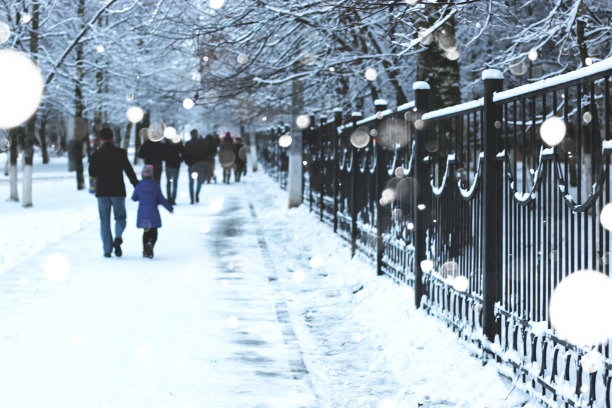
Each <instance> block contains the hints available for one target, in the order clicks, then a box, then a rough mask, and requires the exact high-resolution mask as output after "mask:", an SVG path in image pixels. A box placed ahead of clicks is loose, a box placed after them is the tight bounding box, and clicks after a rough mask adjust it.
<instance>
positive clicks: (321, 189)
mask: <svg viewBox="0 0 612 408" xmlns="http://www.w3.org/2000/svg"><path fill="white" fill-rule="evenodd" d="M326 122H327V117H326V116H321V117H320V118H319V128H318V129H317V137H318V140H319V142H318V144H319V165H320V166H321V167H320V168H319V221H323V212H324V211H323V210H324V208H325V200H323V198H324V196H325V183H324V182H323V179H324V178H325V177H324V171H325V154H324V153H323V151H324V145H325V143H324V141H323V125H325V123H326Z"/></svg>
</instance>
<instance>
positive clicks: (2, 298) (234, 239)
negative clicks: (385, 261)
mask: <svg viewBox="0 0 612 408" xmlns="http://www.w3.org/2000/svg"><path fill="white" fill-rule="evenodd" d="M0 156H1V155H0ZM0 158H1V157H0ZM66 168H67V165H66V162H65V158H53V163H52V164H51V165H49V166H42V165H40V164H38V163H36V164H35V169H34V171H35V177H36V180H35V182H34V193H33V201H34V206H33V207H32V208H22V207H21V205H20V204H19V203H14V202H10V201H5V200H6V198H8V196H9V183H8V181H7V179H6V177H5V176H3V175H1V176H0V198H1V200H0V226H1V229H0V231H1V232H0V245H1V247H2V251H1V252H0V322H2V323H1V324H0V407H10V408H30V407H36V408H41V407H45V408H46V407H62V408H72V407H74V408H77V407H78V408H82V407H87V408H89V407H95V408H98V407H99V408H101V407H108V408H116V407H130V408H132V407H143V408H144V407H147V408H148V407H169V408H170V407H177V408H187V407H190V408H196V407H203V408H204V407H205V408H209V407H212V408H216V407H257V408H264V407H283V408H284V407H329V408H337V407H375V408H379V407H380V408H392V407H402V408H407V407H418V406H425V407H483V408H484V407H491V408H493V407H495V408H497V407H519V406H529V405H531V404H533V403H529V402H528V401H529V399H528V397H526V396H525V395H524V394H522V393H520V392H519V391H518V390H516V389H513V387H512V384H511V383H509V382H508V381H506V380H504V379H502V378H501V377H500V376H499V375H498V374H497V368H496V365H495V363H488V364H486V365H485V366H483V365H482V362H481V361H480V360H479V359H477V358H475V357H474V356H472V355H471V354H470V350H471V348H470V347H468V346H467V345H465V344H463V343H462V342H460V341H459V340H458V339H457V336H456V335H455V334H454V333H453V332H452V331H451V330H450V329H448V328H446V326H445V325H444V324H442V323H441V322H439V321H437V320H436V319H435V318H433V317H431V316H427V315H426V314H424V313H423V312H422V311H421V310H415V309H414V306H413V304H414V302H413V294H412V291H411V290H410V289H409V288H407V287H404V286H399V285H396V284H394V283H393V282H392V281H391V280H389V279H386V278H384V277H377V276H376V274H375V272H374V269H373V268H372V266H371V265H370V264H368V263H367V262H364V261H363V260H361V259H358V258H357V259H351V258H350V252H349V249H348V247H347V245H346V244H345V243H344V242H343V241H342V240H341V239H340V238H339V237H337V236H335V235H334V234H333V233H332V231H331V229H330V228H329V227H328V226H326V225H323V224H320V223H319V222H318V221H317V219H316V217H315V216H313V215H311V214H309V213H308V210H307V208H304V207H300V208H296V209H287V205H286V204H287V199H286V195H285V193H284V192H283V191H281V190H279V188H278V187H277V186H276V185H275V184H274V183H273V182H272V181H271V180H270V179H268V178H267V177H266V176H265V175H264V174H262V172H256V173H253V172H249V174H248V175H247V177H246V178H245V179H244V181H243V182H241V183H239V184H235V183H234V184H231V185H223V184H216V185H206V186H204V189H203V192H202V195H201V200H200V203H199V204H197V205H189V204H188V195H187V190H186V188H187V174H186V169H185V168H184V167H183V168H182V169H181V171H182V173H181V176H180V177H181V179H180V182H179V199H178V206H177V207H176V210H175V213H174V214H169V213H167V212H165V210H164V209H160V211H161V213H162V219H163V227H162V228H161V229H160V231H159V240H158V244H157V245H156V247H155V258H154V259H153V260H149V259H143V258H142V255H141V252H142V244H141V233H142V231H141V230H138V229H136V228H135V219H136V217H135V214H136V204H135V203H133V202H131V201H130V200H127V201H126V202H127V210H128V228H127V230H126V232H125V234H124V241H125V243H124V245H123V250H124V255H123V257H122V258H116V257H114V256H113V257H112V258H111V259H106V258H103V257H102V248H101V242H100V238H99V233H98V218H97V208H96V200H95V198H94V197H93V196H91V195H90V194H88V193H87V192H86V191H76V187H75V186H76V181H75V177H74V173H67V171H66ZM218 179H221V177H220V175H219V176H218ZM128 194H131V187H130V186H128ZM2 197H4V198H2ZM526 404H527V405H526ZM531 406H535V405H531Z"/></svg>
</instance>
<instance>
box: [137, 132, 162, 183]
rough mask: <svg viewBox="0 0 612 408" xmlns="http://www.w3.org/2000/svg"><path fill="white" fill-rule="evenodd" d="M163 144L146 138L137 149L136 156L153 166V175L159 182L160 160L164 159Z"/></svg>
mask: <svg viewBox="0 0 612 408" xmlns="http://www.w3.org/2000/svg"><path fill="white" fill-rule="evenodd" d="M164 151H165V149H164V146H163V144H162V142H154V141H152V140H151V139H149V138H147V140H145V142H144V143H143V144H142V146H140V149H139V150H138V157H140V158H141V159H144V162H145V164H150V165H152V166H153V177H154V178H155V180H156V181H157V183H161V173H162V161H163V160H164Z"/></svg>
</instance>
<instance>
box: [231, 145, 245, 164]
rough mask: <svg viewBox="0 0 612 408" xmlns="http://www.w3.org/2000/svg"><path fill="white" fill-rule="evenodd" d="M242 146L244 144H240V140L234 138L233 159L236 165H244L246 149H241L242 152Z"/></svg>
mask: <svg viewBox="0 0 612 408" xmlns="http://www.w3.org/2000/svg"><path fill="white" fill-rule="evenodd" d="M243 147H244V145H243V144H242V142H240V141H238V140H236V142H234V159H235V160H236V166H239V167H244V165H245V164H246V159H247V156H246V150H243V151H242V152H241V151H240V149H242V148H243Z"/></svg>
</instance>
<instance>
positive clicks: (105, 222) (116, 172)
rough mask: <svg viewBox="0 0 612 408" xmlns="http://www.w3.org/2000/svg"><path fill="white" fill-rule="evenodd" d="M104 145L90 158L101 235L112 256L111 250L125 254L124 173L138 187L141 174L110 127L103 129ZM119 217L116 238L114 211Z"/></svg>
mask: <svg viewBox="0 0 612 408" xmlns="http://www.w3.org/2000/svg"><path fill="white" fill-rule="evenodd" d="M100 143H101V145H100V148H99V149H98V150H96V151H95V152H94V153H93V154H92V155H91V156H90V158H89V175H90V176H91V177H95V178H96V197H97V199H98V213H99V216H100V236H101V237H102V248H103V250H104V256H105V257H107V258H109V257H110V256H111V250H112V249H113V248H114V249H115V255H116V256H121V255H122V251H121V244H122V243H123V239H122V235H123V231H124V230H125V226H126V218H127V217H126V211H125V184H124V182H123V173H124V172H125V174H126V175H127V176H128V179H129V180H130V183H132V185H133V186H134V187H136V185H137V184H138V178H137V177H136V173H134V169H133V168H132V165H131V164H130V161H129V160H128V157H127V152H126V151H125V150H124V149H121V148H119V147H117V146H115V145H114V144H113V131H112V130H111V129H109V128H107V127H105V128H103V129H102V130H101V131H100ZM111 208H112V209H113V215H114V217H115V239H114V240H113V236H112V233H111V227H110V213H111Z"/></svg>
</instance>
